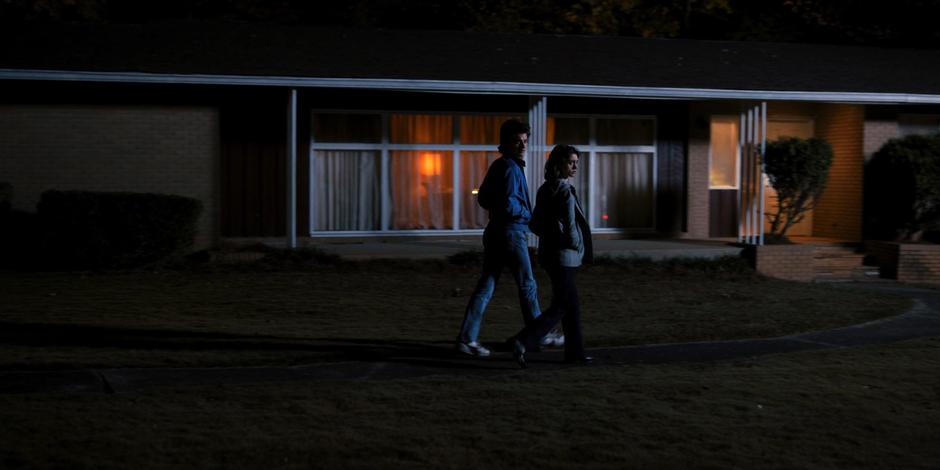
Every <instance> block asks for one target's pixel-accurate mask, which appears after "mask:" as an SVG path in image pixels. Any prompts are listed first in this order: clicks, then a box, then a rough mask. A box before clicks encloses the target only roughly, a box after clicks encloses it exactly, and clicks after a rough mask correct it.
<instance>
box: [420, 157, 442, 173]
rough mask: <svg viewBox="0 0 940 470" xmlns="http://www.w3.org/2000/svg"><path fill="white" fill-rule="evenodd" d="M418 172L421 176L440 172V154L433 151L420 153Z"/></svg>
mask: <svg viewBox="0 0 940 470" xmlns="http://www.w3.org/2000/svg"><path fill="white" fill-rule="evenodd" d="M419 158H420V162H419V165H420V166H419V170H418V171H419V172H420V173H421V176H438V175H440V174H441V156H440V155H437V154H434V153H422V154H421V155H420V157H419Z"/></svg>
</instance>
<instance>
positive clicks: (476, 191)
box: [470, 188, 480, 196]
mask: <svg viewBox="0 0 940 470" xmlns="http://www.w3.org/2000/svg"><path fill="white" fill-rule="evenodd" d="M470 194H473V195H474V196H476V195H477V194H480V190H479V189H477V188H473V189H471V190H470Z"/></svg>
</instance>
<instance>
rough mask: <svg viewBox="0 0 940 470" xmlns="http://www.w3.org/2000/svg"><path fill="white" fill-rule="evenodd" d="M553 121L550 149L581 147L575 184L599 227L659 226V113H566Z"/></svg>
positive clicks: (551, 122) (650, 227)
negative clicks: (657, 187)
mask: <svg viewBox="0 0 940 470" xmlns="http://www.w3.org/2000/svg"><path fill="white" fill-rule="evenodd" d="M547 127H548V136H547V142H548V144H549V150H550V148H551V147H553V146H554V145H556V144H569V145H574V146H575V147H577V148H578V150H580V151H581V155H580V157H579V163H580V169H579V171H578V174H577V175H575V177H574V179H573V181H571V184H572V186H574V187H575V189H576V190H577V193H578V197H579V199H580V200H581V204H582V206H583V208H584V210H585V213H586V215H587V216H588V217H587V218H588V223H590V224H591V226H592V227H593V228H594V229H595V230H597V231H599V232H603V231H604V230H623V229H631V230H632V229H641V230H645V229H652V228H653V227H654V226H655V220H654V214H655V197H654V196H655V186H656V179H655V168H656V137H655V136H656V120H655V118H653V117H652V116H603V117H600V116H564V115H561V116H550V117H549V121H548V126H547ZM546 157H547V154H546Z"/></svg>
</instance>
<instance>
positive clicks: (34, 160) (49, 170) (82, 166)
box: [0, 105, 219, 248]
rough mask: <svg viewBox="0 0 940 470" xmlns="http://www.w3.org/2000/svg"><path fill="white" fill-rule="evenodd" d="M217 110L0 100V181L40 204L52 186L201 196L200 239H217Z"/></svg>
mask: <svg viewBox="0 0 940 470" xmlns="http://www.w3.org/2000/svg"><path fill="white" fill-rule="evenodd" d="M218 135H219V116H218V111H217V110H215V109H212V108H204V107H199V108H196V107H160V106H20V105H17V106H7V105H4V106H0V181H8V182H10V183H11V184H12V185H13V190H14V200H13V206H14V208H16V209H21V210H28V211H35V209H36V203H37V202H38V201H39V195H40V194H41V193H42V192H43V191H45V190H47V189H62V190H70V189H84V190H94V191H135V192H155V193H164V194H177V195H181V196H188V197H193V198H196V199H199V200H201V201H202V202H203V204H204V211H203V215H202V217H201V220H200V221H199V234H198V235H197V240H196V244H197V247H200V248H202V247H207V246H210V245H211V244H213V243H214V242H215V240H217V239H218V226H219V223H218V213H219V197H218V189H217V181H218V167H219V157H218V155H219V143H218Z"/></svg>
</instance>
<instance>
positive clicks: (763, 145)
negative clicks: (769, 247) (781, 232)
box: [758, 101, 767, 245]
mask: <svg viewBox="0 0 940 470" xmlns="http://www.w3.org/2000/svg"><path fill="white" fill-rule="evenodd" d="M766 150H767V102H766V101H761V103H760V241H759V242H758V245H763V244H764V219H765V217H764V180H765V178H766V177H767V176H766V175H765V174H764V153H765V151H766Z"/></svg>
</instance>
